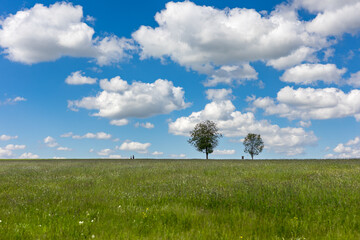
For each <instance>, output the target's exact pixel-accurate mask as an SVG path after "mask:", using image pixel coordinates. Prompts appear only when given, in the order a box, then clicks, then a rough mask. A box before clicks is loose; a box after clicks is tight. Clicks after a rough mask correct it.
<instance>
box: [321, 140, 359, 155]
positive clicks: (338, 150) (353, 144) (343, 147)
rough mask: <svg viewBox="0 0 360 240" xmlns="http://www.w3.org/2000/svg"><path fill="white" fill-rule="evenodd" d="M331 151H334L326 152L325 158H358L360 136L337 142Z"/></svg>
mask: <svg viewBox="0 0 360 240" xmlns="http://www.w3.org/2000/svg"><path fill="white" fill-rule="evenodd" d="M333 151H334V153H330V154H327V155H326V156H325V158H359V157H360V137H355V138H354V139H351V140H349V141H348V142H347V143H339V144H338V145H337V146H336V147H335V148H334V149H333Z"/></svg>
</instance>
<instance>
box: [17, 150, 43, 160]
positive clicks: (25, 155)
mask: <svg viewBox="0 0 360 240" xmlns="http://www.w3.org/2000/svg"><path fill="white" fill-rule="evenodd" d="M37 158H40V157H39V155H37V154H34V153H31V152H26V153H23V154H21V155H20V156H19V159H37Z"/></svg>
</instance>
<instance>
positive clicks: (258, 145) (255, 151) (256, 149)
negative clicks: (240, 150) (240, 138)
mask: <svg viewBox="0 0 360 240" xmlns="http://www.w3.org/2000/svg"><path fill="white" fill-rule="evenodd" d="M243 144H244V146H245V149H244V152H246V153H249V154H250V156H251V159H252V160H253V159H254V155H259V153H261V152H262V150H263V148H264V142H263V140H262V139H261V136H260V134H254V133H249V134H248V135H247V136H246V138H245V140H244V142H243Z"/></svg>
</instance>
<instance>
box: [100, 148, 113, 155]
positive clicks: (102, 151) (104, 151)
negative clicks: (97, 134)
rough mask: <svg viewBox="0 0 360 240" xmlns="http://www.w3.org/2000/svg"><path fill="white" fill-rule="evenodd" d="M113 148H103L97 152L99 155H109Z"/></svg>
mask: <svg viewBox="0 0 360 240" xmlns="http://www.w3.org/2000/svg"><path fill="white" fill-rule="evenodd" d="M112 152H113V150H112V149H110V148H105V149H101V150H100V151H99V152H97V155H99V156H109V155H110V153H112Z"/></svg>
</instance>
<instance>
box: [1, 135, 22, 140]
mask: <svg viewBox="0 0 360 240" xmlns="http://www.w3.org/2000/svg"><path fill="white" fill-rule="evenodd" d="M17 138H18V136H9V135H5V134H2V135H0V140H1V141H8V140H11V139H17Z"/></svg>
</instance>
